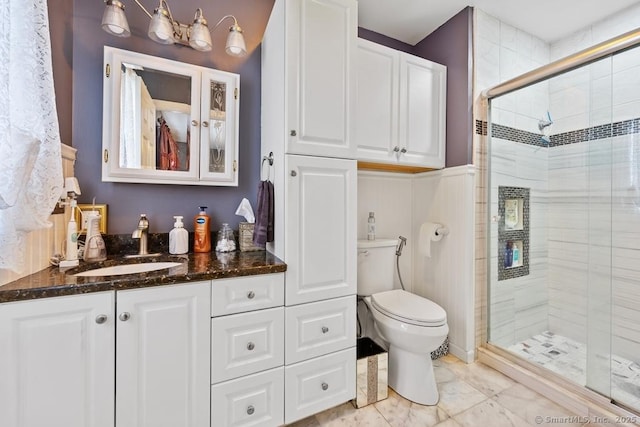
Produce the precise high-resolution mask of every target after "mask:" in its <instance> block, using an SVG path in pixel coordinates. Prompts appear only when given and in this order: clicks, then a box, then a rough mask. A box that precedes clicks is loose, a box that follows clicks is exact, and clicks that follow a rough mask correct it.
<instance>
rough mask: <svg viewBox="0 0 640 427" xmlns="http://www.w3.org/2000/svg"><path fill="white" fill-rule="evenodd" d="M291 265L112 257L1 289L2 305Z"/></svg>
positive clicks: (267, 257)
mask: <svg viewBox="0 0 640 427" xmlns="http://www.w3.org/2000/svg"><path fill="white" fill-rule="evenodd" d="M167 261H174V262H180V263H181V265H180V266H177V267H172V268H165V269H163V270H156V271H150V272H146V273H135V274H125V275H117V276H104V277H101V276H90V277H76V276H74V274H75V273H79V272H82V271H86V270H92V269H96V268H101V267H110V266H116V265H123V264H134V263H147V262H167ZM286 269H287V265H286V264H285V263H284V262H283V261H282V260H280V259H279V258H277V257H276V256H274V255H273V254H271V253H269V252H267V251H253V252H228V253H217V252H208V253H189V254H185V255H169V254H167V255H161V256H158V257H152V258H124V257H121V256H115V257H109V259H107V260H106V261H102V262H95V263H85V262H83V261H80V266H78V267H74V268H71V269H67V270H65V271H62V270H61V269H59V268H58V267H49V268H46V269H44V270H41V271H39V272H37V273H34V274H31V275H29V276H26V277H23V278H21V279H18V280H16V281H14V282H10V283H7V284H6V285H2V286H0V303H3V302H11V301H21V300H29V299H36V298H47V297H56V296H62V295H76V294H84V293H89V292H100V291H111V290H123V289H136V288H144V287H151V286H159V285H169V284H174V283H181V282H194V281H199V280H211V279H222V278H229V277H239V276H250V275H255V274H269V273H279V272H283V271H286Z"/></svg>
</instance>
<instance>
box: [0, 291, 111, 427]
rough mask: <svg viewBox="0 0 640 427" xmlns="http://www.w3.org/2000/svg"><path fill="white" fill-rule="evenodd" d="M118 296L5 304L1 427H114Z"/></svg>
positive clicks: (0, 344)
mask: <svg viewBox="0 0 640 427" xmlns="http://www.w3.org/2000/svg"><path fill="white" fill-rule="evenodd" d="M113 312H114V293H113V292H105V293H95V294H88V295H73V296H65V297H58V298H46V299H42V300H37V301H22V302H15V303H6V304H2V305H0V425H1V426H7V427H8V426H11V427H40V426H64V427H113V425H114V424H113V421H114V417H113V404H114V397H113V392H114V354H115V350H114V344H115V328H114V319H113Z"/></svg>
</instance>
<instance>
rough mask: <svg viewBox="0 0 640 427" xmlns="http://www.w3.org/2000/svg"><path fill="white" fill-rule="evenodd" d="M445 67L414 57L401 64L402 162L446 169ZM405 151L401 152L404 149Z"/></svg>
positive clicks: (409, 57)
mask: <svg viewBox="0 0 640 427" xmlns="http://www.w3.org/2000/svg"><path fill="white" fill-rule="evenodd" d="M446 76H447V74H446V67H445V66H444V65H440V64H436V63H434V62H431V61H427V60H425V59H422V58H418V57H416V56H413V55H403V56H402V61H401V62H400V141H401V143H400V149H401V157H400V160H401V161H402V162H403V163H408V164H415V165H421V166H427V167H431V168H443V167H444V166H445V132H446V119H445V117H446V88H447V84H446ZM403 149H404V150H406V151H402V150H403Z"/></svg>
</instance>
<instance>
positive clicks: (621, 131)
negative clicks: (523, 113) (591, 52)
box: [476, 118, 640, 148]
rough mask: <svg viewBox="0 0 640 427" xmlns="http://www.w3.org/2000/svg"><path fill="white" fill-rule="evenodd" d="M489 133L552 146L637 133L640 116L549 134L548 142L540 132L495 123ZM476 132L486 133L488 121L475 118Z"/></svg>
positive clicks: (639, 130) (516, 140)
mask: <svg viewBox="0 0 640 427" xmlns="http://www.w3.org/2000/svg"><path fill="white" fill-rule="evenodd" d="M491 133H492V136H494V137H496V138H500V139H505V140H507V141H513V142H519V143H522V144H527V145H535V146H537V147H549V148H552V147H559V146H562V145H568V144H577V143H580V142H587V141H594V140H598V139H605V138H612V137H616V136H624V135H632V134H638V133H640V118H635V119H629V120H624V121H621V122H615V123H607V124H604V125H599V126H592V127H590V128H585V129H578V130H574V131H570V132H563V133H559V134H556V135H551V136H550V142H548V143H547V142H546V141H545V140H543V139H542V135H541V134H538V133H533V132H528V131H524V130H520V129H516V128H512V127H509V126H503V125H499V124H496V123H494V124H492V125H491ZM476 134H477V135H483V136H486V135H488V123H487V122H486V121H482V120H476Z"/></svg>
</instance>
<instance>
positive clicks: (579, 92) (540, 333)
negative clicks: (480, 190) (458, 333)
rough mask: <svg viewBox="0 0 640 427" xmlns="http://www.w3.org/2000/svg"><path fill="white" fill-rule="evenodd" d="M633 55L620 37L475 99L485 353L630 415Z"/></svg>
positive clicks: (636, 277)
mask: <svg viewBox="0 0 640 427" xmlns="http://www.w3.org/2000/svg"><path fill="white" fill-rule="evenodd" d="M639 42H640V32H638V31H636V32H632V33H628V34H627V35H626V39H625V38H623V37H620V38H618V39H616V41H615V42H614V43H609V44H608V45H607V44H605V43H603V44H601V45H599V46H597V47H596V48H594V49H591V50H588V51H583V52H582V53H580V54H576V55H572V57H570V58H567V59H566V60H561V61H556V62H555V63H552V64H550V65H549V66H546V67H542V68H541V69H539V70H535V71H534V72H531V73H528V74H525V75H524V76H522V77H520V78H516V79H513V80H512V81H509V82H507V83H505V84H503V85H499V86H496V87H495V88H493V89H490V90H489V91H487V92H485V95H486V97H487V99H488V112H487V127H486V129H487V134H488V141H489V142H488V152H487V159H488V168H487V180H488V182H487V188H488V191H487V193H488V197H489V199H488V202H487V214H488V218H487V222H488V232H487V251H488V255H487V260H488V266H487V268H488V280H487V287H488V288H487V292H488V295H487V298H488V302H487V311H488V316H487V329H488V331H487V342H488V343H489V344H490V345H492V346H495V347H498V348H500V349H502V350H504V351H506V352H508V353H509V354H511V355H514V356H517V357H518V358H522V359H525V360H527V361H528V362H531V363H533V364H536V365H538V366H540V367H542V368H544V369H543V371H544V372H547V373H548V374H549V375H559V376H562V377H563V378H564V379H566V380H568V381H571V382H572V383H576V384H578V385H580V386H583V387H586V388H588V389H590V390H592V391H594V392H596V393H598V394H600V395H602V396H605V397H607V398H608V399H610V400H611V401H612V402H613V403H615V404H616V405H619V406H622V407H625V408H627V409H631V410H633V411H635V412H640V47H636V46H637V45H638V43H639ZM513 111H520V112H521V114H520V115H515V116H514V114H513Z"/></svg>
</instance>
